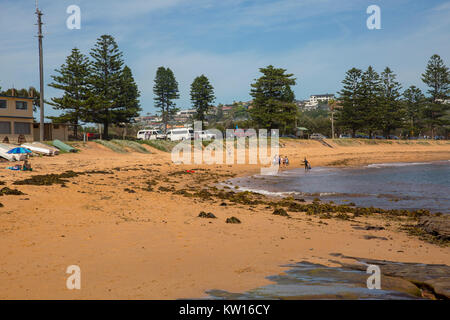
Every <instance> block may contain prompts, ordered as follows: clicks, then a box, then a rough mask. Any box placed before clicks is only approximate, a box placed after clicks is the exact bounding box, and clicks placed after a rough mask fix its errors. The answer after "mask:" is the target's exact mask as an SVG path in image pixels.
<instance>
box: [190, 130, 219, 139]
mask: <svg viewBox="0 0 450 320" xmlns="http://www.w3.org/2000/svg"><path fill="white" fill-rule="evenodd" d="M215 138H216V135H215V134H214V133H210V132H208V131H195V132H194V139H195V140H213V139H215Z"/></svg>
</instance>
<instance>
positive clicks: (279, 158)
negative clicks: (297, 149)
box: [278, 155, 283, 167]
mask: <svg viewBox="0 0 450 320" xmlns="http://www.w3.org/2000/svg"><path fill="white" fill-rule="evenodd" d="M282 157H283V156H282V155H280V156H279V157H278V166H279V167H281V158H282Z"/></svg>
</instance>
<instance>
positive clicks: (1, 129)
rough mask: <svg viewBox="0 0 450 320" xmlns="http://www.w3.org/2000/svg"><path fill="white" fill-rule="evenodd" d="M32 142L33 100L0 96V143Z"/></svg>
mask: <svg viewBox="0 0 450 320" xmlns="http://www.w3.org/2000/svg"><path fill="white" fill-rule="evenodd" d="M33 140H34V137H33V98H32V97H17V96H15V94H14V91H13V95H11V96H7V95H0V142H8V143H23V142H25V141H26V142H30V141H33Z"/></svg>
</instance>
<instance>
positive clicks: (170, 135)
mask: <svg viewBox="0 0 450 320" xmlns="http://www.w3.org/2000/svg"><path fill="white" fill-rule="evenodd" d="M193 138H194V130H193V129H189V128H181V129H172V130H169V131H168V132H167V139H168V140H170V141H179V140H192V139H193Z"/></svg>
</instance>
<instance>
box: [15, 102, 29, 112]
mask: <svg viewBox="0 0 450 320" xmlns="http://www.w3.org/2000/svg"><path fill="white" fill-rule="evenodd" d="M27 109H28V103H27V102H26V101H16V110H27Z"/></svg>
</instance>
